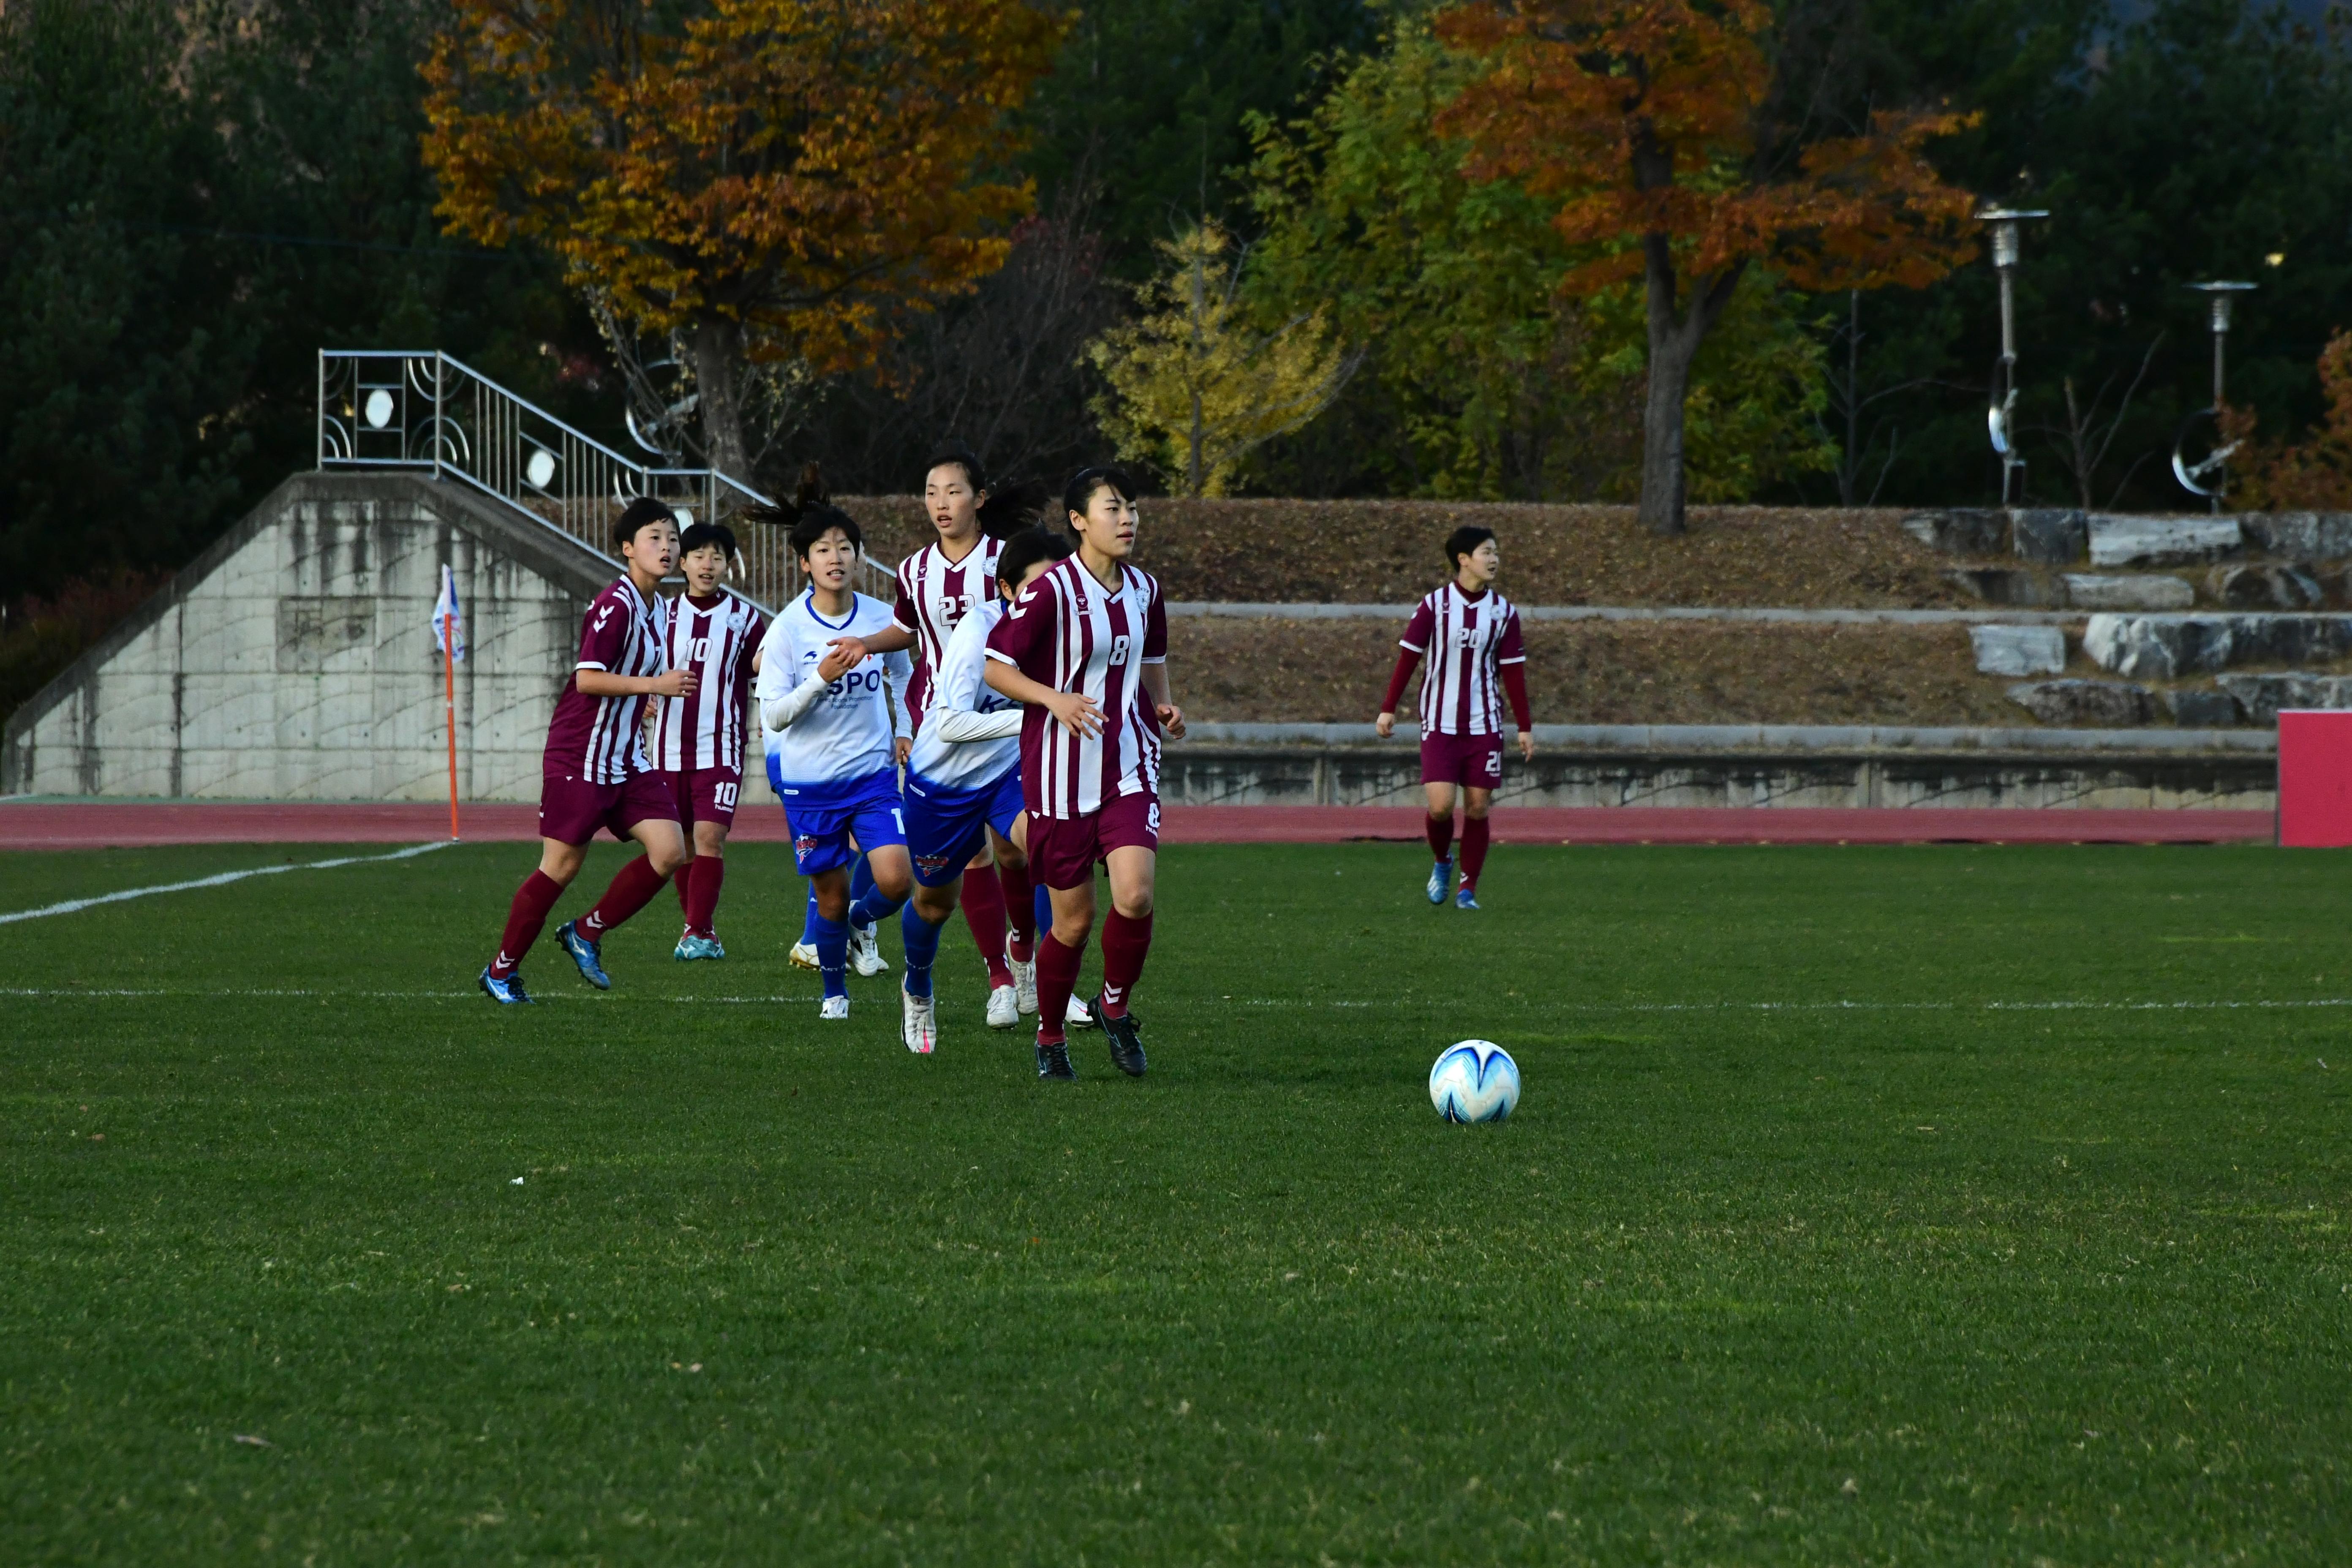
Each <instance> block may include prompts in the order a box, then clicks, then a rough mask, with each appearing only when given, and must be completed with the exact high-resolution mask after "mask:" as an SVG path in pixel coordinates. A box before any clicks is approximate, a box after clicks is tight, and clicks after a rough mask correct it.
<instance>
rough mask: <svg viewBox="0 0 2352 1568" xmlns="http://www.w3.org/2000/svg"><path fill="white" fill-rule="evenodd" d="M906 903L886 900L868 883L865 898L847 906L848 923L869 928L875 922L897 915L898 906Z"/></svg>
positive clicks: (878, 890) (900, 900)
mask: <svg viewBox="0 0 2352 1568" xmlns="http://www.w3.org/2000/svg"><path fill="white" fill-rule="evenodd" d="M906 901H907V900H904V899H892V898H886V897H884V896H883V893H882V890H881V889H879V888H877V887H874V886H873V885H872V884H870V883H869V884H868V885H867V886H866V893H865V896H864V897H863V898H860V899H858V900H856V901H855V902H853V903H852V904H851V905H850V906H849V923H850V924H851V925H854V926H859V927H864V926H870V925H872V924H873V923H874V922H875V921H879V920H883V919H885V918H887V917H888V916H890V915H895V914H897V913H898V906H899V905H901V904H903V903H905V902H906Z"/></svg>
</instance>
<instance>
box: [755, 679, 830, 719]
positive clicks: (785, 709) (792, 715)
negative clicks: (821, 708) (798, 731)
mask: <svg viewBox="0 0 2352 1568" xmlns="http://www.w3.org/2000/svg"><path fill="white" fill-rule="evenodd" d="M830 684H831V682H829V681H827V680H826V679H824V677H823V676H821V675H812V676H810V677H809V678H808V679H806V680H803V681H802V682H801V683H800V684H799V685H798V686H795V687H793V689H791V690H790V691H787V692H785V693H784V694H783V695H782V697H778V698H774V699H772V700H769V701H766V702H762V703H761V704H760V717H761V718H762V719H764V720H766V721H767V722H768V728H769V729H771V730H789V729H791V728H792V726H793V721H794V720H796V719H798V718H799V717H800V716H801V715H802V714H803V713H805V712H807V711H808V710H810V709H812V708H814V707H815V706H816V700H817V699H818V698H820V697H822V696H824V693H825V689H826V687H827V686H829V685H830Z"/></svg>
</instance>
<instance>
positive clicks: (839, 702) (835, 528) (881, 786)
mask: <svg viewBox="0 0 2352 1568" xmlns="http://www.w3.org/2000/svg"><path fill="white" fill-rule="evenodd" d="M767 521H778V522H783V523H786V524H788V525H789V526H790V528H791V530H792V546H793V555H795V556H796V557H797V558H798V559H799V561H800V564H801V571H802V573H803V574H804V575H805V576H806V577H807V579H808V587H807V589H806V590H805V591H804V592H803V594H802V595H801V596H800V597H799V598H797V599H795V600H793V602H792V603H791V604H790V605H786V606H785V607H784V608H783V609H782V611H780V612H778V614H777V616H776V618H775V620H774V622H773V623H772V624H771V625H770V626H769V627H768V635H767V637H766V639H765V640H764V641H763V642H761V645H760V679H759V685H758V687H757V688H756V690H755V695H756V697H757V698H758V700H759V707H760V723H761V741H762V742H764V745H765V749H766V752H767V756H768V782H769V783H770V784H772V785H773V786H774V787H775V791H776V794H777V795H778V796H779V797H780V798H781V799H782V802H783V805H784V817H785V821H786V824H787V826H789V827H790V828H791V830H792V835H793V867H794V868H795V869H797V870H798V871H799V872H800V874H801V875H802V876H803V877H806V878H808V879H809V881H810V884H811V886H812V888H813V889H814V891H815V893H816V902H817V918H816V950H817V969H818V972H819V973H821V974H822V975H823V976H824V1006H823V1008H822V1009H821V1010H820V1012H819V1013H818V1015H817V1016H819V1017H821V1018H846V1017H848V1016H849V981H848V966H849V928H850V927H851V926H852V925H854V924H855V925H866V924H870V923H872V922H873V921H877V920H879V919H880V918H882V917H883V916H884V915H887V914H891V913H894V912H895V911H896V910H898V906H899V905H900V904H901V903H902V902H904V901H905V900H906V897H907V890H908V885H909V883H910V882H911V880H912V878H911V876H910V873H909V870H908V860H907V833H906V826H905V822H904V819H903V817H902V816H901V815H900V810H901V808H900V805H899V802H898V755H897V752H896V751H895V749H894V746H893V740H894V731H895V726H894V724H893V723H892V721H891V702H890V696H889V693H888V691H887V689H886V687H885V683H884V658H887V657H889V656H883V657H882V658H873V657H868V656H867V655H866V651H865V649H864V647H863V646H862V645H861V644H860V643H859V641H858V638H859V637H864V636H869V635H871V634H873V633H876V632H878V631H880V630H881V629H882V628H883V627H885V626H888V625H889V624H890V606H889V605H887V604H885V603H884V602H883V601H882V600H879V599H869V598H867V597H866V595H863V594H860V593H857V592H856V590H854V589H852V588H851V587H850V585H849V580H850V574H851V572H852V571H854V570H855V569H856V564H857V557H858V554H859V552H861V551H862V550H863V549H864V548H865V536H864V535H863V534H862V533H861V532H860V531H858V527H857V523H856V520H855V519H853V518H852V517H850V516H849V514H848V513H846V512H845V511H842V510H839V509H838V508H836V507H833V506H829V505H827V504H826V503H825V500H824V490H823V488H822V486H821V485H820V483H819V482H818V479H817V475H816V468H815V465H814V464H811V465H810V467H809V469H808V472H807V473H806V474H805V475H804V476H803V479H802V480H801V488H800V493H799V495H798V497H797V498H796V499H795V500H793V501H792V502H790V503H787V504H786V505H783V506H780V507H777V508H774V509H773V510H772V513H771V514H770V515H769V517H768V519H767ZM905 657H906V656H905V655H903V654H901V655H898V656H897V658H898V659H899V660H900V661H901V662H902V663H903V661H904V659H905ZM904 675H905V672H904V671H901V672H900V679H904ZM853 838H854V839H855V841H856V842H855V845H854V846H853V844H852V839H853ZM860 850H863V851H864V852H865V855H866V862H867V864H868V865H869V866H870V867H871V868H872V872H873V878H874V886H873V889H871V890H870V891H868V892H866V894H865V895H864V896H863V897H862V898H858V899H856V900H852V897H851V894H850V887H849V866H850V862H851V861H852V860H853V859H855V858H856V856H857V854H858V852H859V851H860Z"/></svg>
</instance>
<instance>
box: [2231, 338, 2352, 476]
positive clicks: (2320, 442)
mask: <svg viewBox="0 0 2352 1568" xmlns="http://www.w3.org/2000/svg"><path fill="white" fill-rule="evenodd" d="M2319 391H2320V395H2321V397H2322V398H2323V399H2324V400H2325V401H2326V405H2327V410H2326V413H2325V414H2323V415H2322V416H2320V420H2319V423H2318V424H2317V425H2315V426H2312V428H2311V430H2310V431H2309V432H2308V434H2307V435H2306V436H2305V438H2304V439H2303V440H2302V441H2300V442H2278V443H2269V442H2263V441H2258V440H2256V439H2255V437H2254V411H2253V409H2252V407H2251V406H2246V405H2234V406H2233V405H2228V404H2224V405H2222V408H2221V438H2222V439H2223V440H2224V441H2227V442H2229V443H2230V444H2231V447H2234V448H2237V451H2238V452H2239V453H2242V456H2239V455H2237V454H2236V453H2233V455H2232V456H2233V459H2234V460H2233V461H2232V462H2231V465H2230V467H2231V469H2232V470H2233V474H2232V477H2233V478H2234V477H2235V475H2237V474H2242V475H2244V476H2245V477H2244V479H2242V480H2239V481H2238V482H2236V483H2234V484H2233V485H2232V486H2231V496H2230V500H2231V501H2234V502H2236V503H2237V504H2239V505H2241V506H2244V507H2247V508H2250V509H2252V510H2257V511H2279V510H2293V509H2301V508H2310V509H2312V510H2322V511H2341V510H2346V509H2347V508H2352V331H2347V330H2344V329H2340V328H2339V329H2338V330H2337V331H2333V332H2330V333H2329V334H2328V335H2327V346H2326V347H2325V348H2323V349H2321V350H2320V351H2319Z"/></svg>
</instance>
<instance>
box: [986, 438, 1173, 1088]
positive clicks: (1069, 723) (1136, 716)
mask: <svg viewBox="0 0 2352 1568" xmlns="http://www.w3.org/2000/svg"><path fill="white" fill-rule="evenodd" d="M1134 496H1135V486H1134V484H1133V482H1132V481H1131V480H1130V479H1129V478H1128V477H1127V475H1126V473H1125V472H1124V471H1122V470H1121V469H1118V468H1084V469H1081V470H1080V471H1079V472H1078V474H1077V475H1076V477H1075V478H1074V479H1071V481H1070V485H1069V489H1067V491H1066V492H1065V494H1064V495H1063V498H1062V504H1063V506H1064V507H1065V508H1066V510H1067V513H1068V516H1069V525H1070V531H1071V532H1072V533H1074V534H1076V536H1077V541H1078V552H1077V553H1076V555H1073V556H1071V557H1070V558H1069V559H1068V560H1066V561H1060V562H1056V563H1055V564H1054V565H1053V566H1052V567H1050V568H1048V569H1047V570H1046V572H1045V574H1043V575H1042V576H1040V577H1038V578H1037V579H1036V580H1035V581H1034V582H1033V583H1031V584H1029V585H1028V586H1027V587H1025V588H1024V589H1022V590H1021V592H1020V594H1019V595H1018V596H1016V597H1015V598H1014V600H1013V605H1012V606H1011V607H1010V608H1009V609H1007V610H1006V611H1005V613H1004V617H1003V619H1002V620H1000V621H999V622H997V624H996V629H995V630H993V631H992V632H991V633H990V634H989V638H988V661H989V662H988V675H987V679H988V684H989V686H990V687H991V688H992V689H994V690H995V691H996V692H997V693H999V694H1000V695H1002V696H1004V697H1009V698H1011V699H1012V700H1013V701H1015V702H1020V703H1025V704H1027V705H1028V711H1027V712H1026V713H1025V714H1024V716H1023V719H1022V724H1021V785H1022V794H1023V797H1024V805H1025V806H1026V807H1027V810H1028V816H1029V865H1030V874H1031V876H1032V877H1033V878H1034V879H1035V880H1037V881H1038V882H1040V883H1042V884H1044V886H1045V888H1046V889H1047V891H1048V895H1049V897H1050V899H1051V900H1052V906H1053V911H1054V924H1053V929H1052V930H1050V931H1045V932H1041V933H1040V934H1039V936H1038V939H1037V1076H1038V1077H1040V1078H1060V1079H1066V1078H1071V1077H1074V1076H1075V1074H1074V1073H1073V1071H1072V1069H1071V1067H1070V1054H1069V1047H1068V1042H1067V1040H1066V1037H1065V1035H1064V1031H1063V1020H1064V1007H1065V1005H1066V1002H1067V1001H1068V998H1069V994H1070V991H1071V989H1072V987H1073V986H1074V985H1075V984H1076V982H1077V977H1078V958H1079V955H1080V953H1081V952H1084V950H1085V948H1086V944H1087V935H1088V934H1089V933H1090V932H1091V931H1092V930H1093V929H1094V920H1095V864H1096V862H1097V861H1100V862H1102V863H1103V864H1104V865H1105V866H1106V867H1107V868H1108V870H1109V873H1110V899H1111V910H1110V913H1109V914H1108V915H1107V916H1106V917H1104V920H1103V989H1102V996H1101V999H1100V1001H1099V1002H1098V1003H1097V1005H1096V1007H1095V1009H1094V1014H1095V1022H1096V1023H1097V1024H1099V1025H1100V1026H1102V1029H1103V1032H1104V1033H1105V1034H1107V1035H1108V1036H1109V1037H1110V1048H1111V1059H1112V1061H1113V1062H1114V1063H1115V1064H1116V1065H1117V1066H1118V1068H1119V1070H1120V1071H1122V1072H1125V1073H1127V1074H1129V1076H1131V1077H1140V1076H1141V1075H1142V1073H1143V1070H1144V1059H1143V1040H1142V1036H1141V1029H1140V1026H1139V1024H1138V1023H1137V1021H1136V1019H1135V1016H1134V1015H1133V1014H1132V1013H1130V1012H1129V1010H1128V1003H1129V998H1130V996H1131V994H1132V993H1133V991H1134V989H1135V983H1136V981H1137V980H1138V979H1139V978H1140V976H1141V975H1142V973H1143V961H1144V958H1145V956H1146V955H1147V954H1148V953H1149V952H1150V950H1151V910H1152V894H1153V884H1154V881H1155V879H1156V877H1157V874H1158V868H1159V850H1160V736H1161V734H1162V733H1165V734H1166V735H1168V736H1169V737H1170V738H1171V739H1172V740H1180V741H1181V740H1182V739H1183V738H1184V715H1183V712H1182V710H1180V709H1178V708H1177V707H1176V706H1175V704H1174V703H1172V702H1171V701H1170V700H1169V698H1168V662H1167V661H1168V608H1167V605H1166V604H1165V603H1164V602H1163V601H1162V599H1161V597H1160V584H1158V583H1157V582H1155V581H1154V580H1153V579H1152V578H1151V577H1150V575H1149V574H1145V573H1143V572H1139V571H1138V570H1136V568H1134V567H1132V566H1130V565H1129V564H1128V563H1127V558H1128V556H1129V553H1130V552H1133V550H1134V549H1135V532H1136V521H1137V520H1136V512H1135V500H1134Z"/></svg>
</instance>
